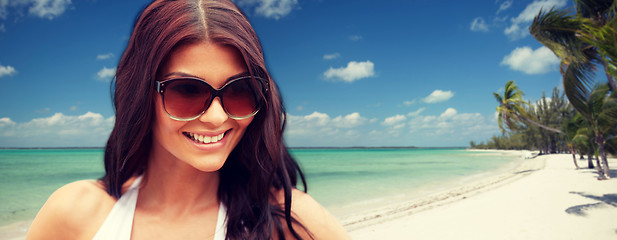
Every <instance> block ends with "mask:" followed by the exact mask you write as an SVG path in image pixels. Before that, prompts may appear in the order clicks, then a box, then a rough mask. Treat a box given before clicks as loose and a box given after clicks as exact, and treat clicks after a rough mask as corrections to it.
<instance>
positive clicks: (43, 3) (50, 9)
mask: <svg viewBox="0 0 617 240" xmlns="http://www.w3.org/2000/svg"><path fill="white" fill-rule="evenodd" d="M31 2H32V3H33V5H32V6H30V8H29V9H28V13H30V14H31V15H35V16H37V17H40V18H47V19H50V20H51V19H54V18H55V17H58V16H60V15H62V13H64V11H65V10H66V8H67V7H68V6H69V5H71V0H32V1H31Z"/></svg>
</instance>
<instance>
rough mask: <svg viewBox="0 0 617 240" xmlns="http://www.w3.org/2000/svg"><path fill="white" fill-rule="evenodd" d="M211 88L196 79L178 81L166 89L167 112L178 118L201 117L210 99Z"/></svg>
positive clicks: (171, 83)
mask: <svg viewBox="0 0 617 240" xmlns="http://www.w3.org/2000/svg"><path fill="white" fill-rule="evenodd" d="M210 94H211V93H210V87H209V86H208V85H207V84H205V83H204V82H201V81H199V80H195V79H177V80H173V81H172V82H170V83H169V85H167V88H166V89H165V98H164V99H165V110H166V111H167V113H169V114H171V115H172V116H174V117H177V118H191V117H194V116H197V115H199V114H200V113H201V112H202V111H203V110H204V109H205V104H209V103H207V102H206V101H207V100H208V99H209V98H210Z"/></svg>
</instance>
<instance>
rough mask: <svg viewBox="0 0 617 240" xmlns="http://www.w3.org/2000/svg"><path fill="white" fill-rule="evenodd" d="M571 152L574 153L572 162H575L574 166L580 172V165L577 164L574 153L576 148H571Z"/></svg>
mask: <svg viewBox="0 0 617 240" xmlns="http://www.w3.org/2000/svg"><path fill="white" fill-rule="evenodd" d="M570 151H572V161H574V166H575V167H576V169H577V170H578V169H580V167H578V163H577V162H576V151H574V146H570Z"/></svg>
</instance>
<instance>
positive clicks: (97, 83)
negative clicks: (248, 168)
mask: <svg viewBox="0 0 617 240" xmlns="http://www.w3.org/2000/svg"><path fill="white" fill-rule="evenodd" d="M235 2H236V3H237V4H238V5H239V6H241V8H242V9H243V10H244V11H245V13H246V14H247V15H248V16H249V19H250V20H251V22H252V24H253V27H254V28H255V30H256V31H257V34H258V35H259V37H260V39H261V42H262V45H263V47H264V50H265V55H266V62H267V64H268V68H269V70H270V72H271V74H272V76H273V77H274V78H275V81H277V83H278V84H279V87H280V88H281V91H282V94H283V98H284V103H285V106H286V109H287V112H288V127H287V130H286V141H287V144H288V145H289V146H420V147H430V146H467V145H468V143H469V141H470V140H474V141H476V142H479V141H484V140H487V139H489V138H490V137H491V136H493V135H495V134H499V133H500V132H499V130H498V127H497V121H496V118H495V108H496V107H497V102H496V101H495V100H494V99H493V96H492V93H493V92H498V91H503V86H504V85H505V83H506V82H507V81H508V80H514V81H516V83H517V84H518V85H519V87H520V88H521V89H522V90H523V91H524V92H525V94H526V95H525V97H526V99H528V100H537V99H538V98H540V97H541V94H542V92H543V91H545V92H547V94H549V95H550V92H551V91H552V89H553V88H554V87H559V88H561V80H560V79H561V77H560V75H559V72H558V64H559V60H558V59H557V58H556V57H555V56H554V55H553V54H552V53H551V52H550V51H549V50H548V49H546V48H544V47H543V46H542V45H541V44H540V43H538V42H537V41H535V39H533V37H531V36H529V33H528V30H527V29H528V27H529V24H530V22H531V20H532V19H533V16H535V15H536V14H537V12H538V11H539V10H540V8H545V9H547V8H550V7H552V6H556V7H558V8H564V7H568V6H571V5H572V3H571V2H570V1H568V0H526V1H523V0H487V1H453V0H447V1H446V0H440V1H429V0H405V1H402V0H401V1H394V0H386V1H371V0H337V1H333V0H236V1H235ZM147 3H148V1H137V0H132V1H119V0H106V1H102V0H9V1H6V0H0V84H1V86H2V87H1V88H0V104H2V105H1V107H0V147H69V146H104V144H105V142H106V141H107V137H108V135H109V132H110V131H111V127H112V126H113V121H114V117H113V114H114V113H113V108H112V106H111V97H110V96H111V95H110V93H111V92H110V80H111V79H112V77H113V73H114V71H115V66H116V64H117V62H118V60H119V58H120V56H121V55H122V51H123V50H124V48H125V46H126V44H127V41H128V38H129V35H130V30H131V27H132V25H133V22H134V19H135V18H136V16H137V13H138V12H139V11H140V10H141V9H142V8H143V7H144V6H145V5H146V4H147Z"/></svg>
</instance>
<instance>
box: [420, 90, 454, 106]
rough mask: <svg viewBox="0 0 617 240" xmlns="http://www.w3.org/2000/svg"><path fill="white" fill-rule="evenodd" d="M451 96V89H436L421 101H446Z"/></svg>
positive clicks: (452, 94) (452, 95)
mask: <svg viewBox="0 0 617 240" xmlns="http://www.w3.org/2000/svg"><path fill="white" fill-rule="evenodd" d="M452 97H454V93H453V92H452V91H442V90H439V89H437V90H435V91H433V92H432V93H431V94H430V95H428V96H427V97H425V98H424V99H423V101H424V102H425V103H440V102H445V101H448V100H450V98H452Z"/></svg>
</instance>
